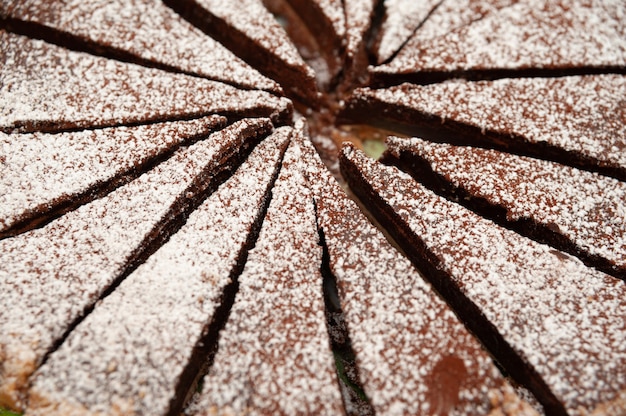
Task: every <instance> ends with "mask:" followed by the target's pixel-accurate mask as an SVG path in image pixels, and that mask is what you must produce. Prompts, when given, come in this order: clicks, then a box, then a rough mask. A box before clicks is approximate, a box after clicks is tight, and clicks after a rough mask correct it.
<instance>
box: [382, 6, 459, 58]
mask: <svg viewBox="0 0 626 416" xmlns="http://www.w3.org/2000/svg"><path fill="white" fill-rule="evenodd" d="M460 2H461V1H459V0H457V1H456V2H455V3H460ZM465 2H467V1H465ZM442 3H446V1H445V0H443V1H441V0H427V1H415V0H386V1H385V2H384V15H383V20H382V22H381V25H380V28H379V29H378V33H377V35H376V40H375V42H374V45H373V48H372V49H373V53H374V55H375V56H376V61H377V63H378V64H382V63H383V62H385V61H387V60H388V59H389V58H391V57H392V56H393V55H394V54H395V53H396V52H397V51H398V50H399V49H400V48H401V47H402V45H404V43H406V41H408V40H409V38H410V37H411V35H413V33H415V30H416V29H417V28H418V27H420V26H421V25H422V24H423V22H424V20H426V18H427V17H428V16H429V15H430V14H431V13H433V10H434V9H435V8H436V7H441V4H442Z"/></svg>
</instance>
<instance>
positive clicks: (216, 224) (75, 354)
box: [27, 127, 291, 415]
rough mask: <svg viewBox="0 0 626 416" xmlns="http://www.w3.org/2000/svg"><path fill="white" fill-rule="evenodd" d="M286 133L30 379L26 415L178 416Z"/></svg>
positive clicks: (261, 148)
mask: <svg viewBox="0 0 626 416" xmlns="http://www.w3.org/2000/svg"><path fill="white" fill-rule="evenodd" d="M290 132H291V129H290V128H288V127H283V128H281V129H280V130H277V131H276V132H275V133H274V134H273V135H272V136H270V138H268V139H266V140H265V141H263V142H262V143H261V144H259V145H258V146H257V147H256V148H255V149H254V151H253V152H252V154H251V155H250V157H249V158H248V160H247V161H246V162H244V163H243V164H242V165H241V167H240V168H239V169H238V170H237V171H236V172H235V174H234V175H233V176H232V177H231V178H230V179H229V180H228V181H227V182H225V183H224V184H223V185H222V186H220V187H219V188H218V189H217V190H216V191H215V192H214V193H213V194H211V195H210V196H209V197H208V199H206V200H205V201H204V202H203V203H202V205H200V206H199V207H198V209H197V210H195V211H194V212H193V213H192V214H191V215H190V217H189V220H188V221H187V223H186V224H185V225H184V226H183V227H182V228H181V229H180V231H178V232H177V233H176V234H174V235H173V236H172V238H171V239H170V240H169V241H168V242H167V243H166V244H165V245H163V246H162V247H161V248H160V249H159V250H157V251H156V252H155V253H154V254H153V255H152V256H151V257H150V258H149V259H148V260H147V261H146V262H145V263H144V264H142V265H141V266H140V267H139V268H138V269H136V270H135V271H134V272H133V273H132V274H130V275H129V276H128V277H127V278H126V279H125V280H124V281H123V282H122V283H121V284H120V286H119V287H118V288H117V289H116V290H115V291H114V292H113V293H111V294H110V295H109V296H107V297H106V298H105V299H104V300H102V301H101V302H100V303H99V304H98V305H97V306H96V307H95V309H94V310H93V312H92V313H91V314H89V315H88V316H87V317H86V318H85V320H84V321H83V322H81V323H80V324H79V325H78V326H77V327H76V328H75V329H74V330H73V331H72V333H71V334H70V335H69V336H68V338H67V339H66V340H65V342H64V343H63V344H62V345H61V347H60V348H59V349H58V350H56V351H55V352H53V353H52V354H51V355H50V357H49V359H48V360H47V362H46V364H45V365H44V366H43V367H41V368H40V369H39V370H38V371H37V373H36V375H35V382H34V384H33V387H32V388H31V393H30V401H29V407H28V410H27V413H28V414H30V415H68V414H78V413H80V414H83V415H86V414H92V415H95V414H101V413H107V412H110V411H111V410H112V409H115V410H114V411H116V412H119V413H120V414H126V415H130V414H133V415H138V414H150V415H158V414H163V415H165V414H179V413H180V410H181V407H182V404H183V402H184V399H185V398H186V396H187V394H188V392H189V391H190V390H192V388H193V384H194V383H193V382H194V380H195V379H196V377H197V376H198V373H199V372H200V370H201V368H202V367H203V364H204V363H205V361H206V356H207V354H208V352H209V348H210V347H211V345H212V344H214V343H216V342H217V339H216V338H215V337H216V334H215V333H214V331H211V330H209V328H210V325H215V324H216V323H217V322H216V321H218V320H219V319H223V318H221V317H219V316H217V315H216V314H218V312H219V310H220V305H222V304H223V303H224V302H228V297H229V295H228V294H226V293H225V290H227V288H228V287H229V285H230V286H232V279H234V278H236V276H237V275H238V274H239V273H240V272H241V268H242V266H243V262H244V259H245V256H246V251H247V249H249V246H250V245H251V242H252V241H253V239H254V236H255V230H256V232H258V227H259V226H260V222H261V219H262V214H263V212H264V206H265V201H266V200H267V199H268V197H269V195H268V193H269V190H270V189H271V185H272V183H273V180H274V178H275V175H276V173H277V172H278V168H279V166H280V159H281V157H282V153H283V152H284V150H285V147H286V145H287V143H288V139H289V135H290ZM225 230H228V231H227V232H225ZM240 265H241V266H240ZM157 363H158V364H157Z"/></svg>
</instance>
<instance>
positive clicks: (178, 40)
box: [0, 0, 281, 93]
mask: <svg viewBox="0 0 626 416" xmlns="http://www.w3.org/2000/svg"><path fill="white" fill-rule="evenodd" d="M0 18H1V19H2V20H0V22H1V23H0V24H3V25H5V26H8V27H10V28H11V30H15V31H18V32H20V33H22V34H27V35H30V36H33V37H36V38H37V37H39V38H42V39H45V40H47V41H49V42H54V43H59V44H63V45H68V46H71V47H72V48H76V49H80V50H85V51H88V52H91V53H94V54H102V55H104V56H110V57H114V58H117V59H120V60H127V61H129V62H134V63H138V64H142V65H144V66H154V67H157V68H162V69H167V70H171V71H175V72H183V73H187V74H190V75H197V76H201V77H204V78H208V79H212V80H215V81H221V82H225V83H228V84H232V85H236V86H240V87H244V88H249V89H262V90H267V91H270V92H274V93H280V92H281V89H280V87H279V86H278V84H277V83H276V82H274V81H272V80H270V79H269V78H266V77H264V76H262V75H261V74H259V73H258V72H257V71H256V70H255V69H253V68H252V67H250V66H249V65H247V64H245V63H244V62H243V61H242V60H241V59H239V58H237V57H236V56H235V55H234V54H233V53H232V52H230V51H229V50H228V49H226V48H225V47H224V46H222V45H221V44H220V43H218V42H216V41H215V40H214V39H212V38H210V37H208V36H205V35H204V34H203V33H202V32H201V31H200V30H199V29H197V28H196V27H194V26H192V25H191V24H190V23H188V22H187V21H185V20H184V19H182V18H181V17H180V16H179V15H178V14H177V13H175V12H174V11H173V10H172V9H171V8H169V7H167V6H166V5H165V4H164V3H162V2H160V1H152V0H133V1H119V0H118V1H93V0H91V1H46V2H44V3H42V2H40V1H34V0H33V1H31V0H28V1H27V0H25V1H19V2H11V3H8V2H5V3H3V4H2V6H1V8H0ZM198 51H203V53H198Z"/></svg>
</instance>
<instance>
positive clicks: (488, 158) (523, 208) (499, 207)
mask: <svg viewBox="0 0 626 416" xmlns="http://www.w3.org/2000/svg"><path fill="white" fill-rule="evenodd" d="M384 160H385V162H386V163H387V162H390V163H393V164H396V165H397V166H400V167H401V168H402V169H403V170H404V171H405V172H407V173H409V174H411V175H412V176H413V177H414V178H416V179H417V180H419V181H420V182H422V183H427V184H429V187H430V188H431V189H434V190H435V191H436V192H437V193H440V194H444V195H446V196H447V197H448V198H449V199H454V200H458V201H462V203H463V204H464V205H466V206H467V205H468V206H470V207H471V208H473V209H474V210H475V211H477V212H480V213H481V214H482V215H483V216H488V217H490V218H492V219H494V220H495V221H497V222H500V223H502V224H506V226H508V227H513V228H514V229H516V230H517V231H518V232H521V233H523V234H525V235H527V236H531V237H533V238H535V239H538V240H540V241H543V242H547V243H549V244H551V245H553V246H555V247H557V248H558V249H560V250H564V251H567V252H569V253H570V254H574V255H576V256H578V257H580V258H581V259H582V260H584V261H586V262H589V264H591V265H594V266H596V267H598V268H599V269H601V270H603V271H604V272H606V273H608V274H612V275H613V276H616V277H619V278H621V279H626V211H625V210H624V201H626V183H625V182H621V181H618V180H617V179H614V178H610V177H607V176H602V175H599V174H597V173H592V172H587V171H582V170H579V169H576V168H572V167H569V166H564V165H561V164H558V163H554V162H549V161H545V160H539V159H532V158H528V157H524V156H516V155H513V154H510V153H504V152H499V151H497V150H486V149H480V148H475V147H459V146H452V145H448V144H439V143H431V142H427V141H424V140H421V139H418V138H412V139H403V138H398V137H390V138H388V139H387V152H386V154H385V155H384Z"/></svg>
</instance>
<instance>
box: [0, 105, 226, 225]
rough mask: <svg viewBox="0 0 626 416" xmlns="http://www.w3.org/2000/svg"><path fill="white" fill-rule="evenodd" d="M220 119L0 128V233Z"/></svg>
mask: <svg viewBox="0 0 626 416" xmlns="http://www.w3.org/2000/svg"><path fill="white" fill-rule="evenodd" d="M224 122H225V119H224V118H223V117H219V116H208V117H203V118H200V119H195V120H188V121H176V122H166V123H156V124H149V125H141V126H133V127H123V126H121V127H112V128H105V129H96V130H82V131H77V132H65V133H57V134H52V133H24V134H19V133H15V134H5V133H1V132H0V154H1V155H2V164H0V235H1V234H2V233H3V232H4V231H6V230H8V229H10V228H11V227H13V226H15V225H16V224H18V223H20V222H21V221H24V220H28V219H31V218H33V217H35V216H37V215H41V214H43V213H45V212H46V211H48V210H50V209H53V207H55V206H58V205H61V204H64V203H66V202H67V199H68V198H77V197H82V196H83V195H85V193H87V192H89V191H92V192H95V188H96V187H97V186H106V185H105V184H106V183H108V182H110V181H111V180H113V179H115V178H119V176H120V175H122V174H125V173H128V174H131V173H135V172H136V173H139V172H137V170H138V169H139V168H140V167H141V166H142V165H145V164H146V163H148V162H150V161H152V160H154V159H155V158H157V157H159V155H163V154H164V153H166V152H169V151H172V150H173V149H174V148H175V147H177V146H179V145H181V144H182V143H185V142H191V141H193V140H197V139H199V138H204V137H206V136H208V135H209V134H210V133H211V132H212V131H213V130H214V129H215V128H217V127H221V126H223V124H224ZM77 161H79V162H78V163H77Z"/></svg>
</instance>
